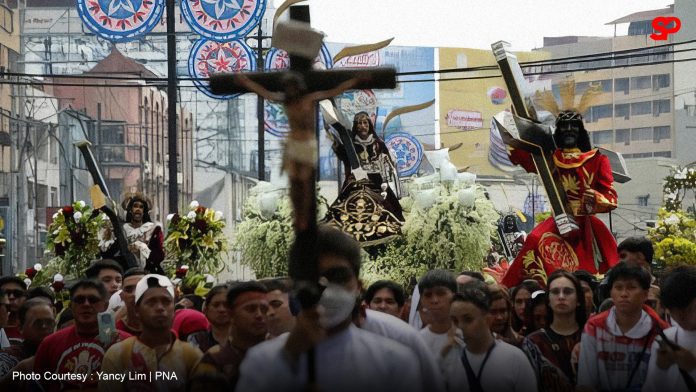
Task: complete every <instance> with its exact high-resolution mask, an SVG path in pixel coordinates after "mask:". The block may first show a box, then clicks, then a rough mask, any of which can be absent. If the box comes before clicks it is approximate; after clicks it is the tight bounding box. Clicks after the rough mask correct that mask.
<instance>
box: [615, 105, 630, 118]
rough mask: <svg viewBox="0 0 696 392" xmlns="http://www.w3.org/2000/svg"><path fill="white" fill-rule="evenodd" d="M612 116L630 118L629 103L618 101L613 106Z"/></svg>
mask: <svg viewBox="0 0 696 392" xmlns="http://www.w3.org/2000/svg"><path fill="white" fill-rule="evenodd" d="M614 117H623V118H624V119H626V120H628V119H629V118H631V105H630V104H627V103H620V104H618V105H616V106H614Z"/></svg>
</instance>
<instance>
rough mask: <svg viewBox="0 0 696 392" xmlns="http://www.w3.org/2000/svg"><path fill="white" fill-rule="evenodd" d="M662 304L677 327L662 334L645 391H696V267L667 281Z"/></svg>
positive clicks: (673, 273)
mask: <svg viewBox="0 0 696 392" xmlns="http://www.w3.org/2000/svg"><path fill="white" fill-rule="evenodd" d="M660 300H661V301H662V304H663V306H664V307H665V308H666V309H667V310H669V313H670V315H671V317H672V320H673V321H676V324H677V325H674V326H673V327H672V328H669V329H666V330H664V331H660V332H661V333H660V338H657V339H656V341H655V343H654V344H653V346H652V355H651V356H650V363H649V364H648V376H647V378H646V380H645V386H644V387H643V391H646V392H652V391H670V392H672V391H675V392H676V391H695V390H696V383H695V382H694V380H696V266H693V265H689V266H679V267H676V268H674V269H673V270H671V271H670V272H669V273H668V274H667V275H666V276H665V278H664V281H663V285H662V292H661V293H660Z"/></svg>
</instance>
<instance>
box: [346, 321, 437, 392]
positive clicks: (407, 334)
mask: <svg viewBox="0 0 696 392" xmlns="http://www.w3.org/2000/svg"><path fill="white" fill-rule="evenodd" d="M355 324H356V325H357V326H358V327H360V328H361V329H364V330H366V331H370V332H372V333H375V334H377V335H381V336H384V337H387V338H389V339H392V340H395V341H397V342H399V343H401V344H403V345H404V346H406V347H408V348H410V349H411V350H413V352H414V353H415V354H416V357H417V358H418V360H419V363H420V369H421V374H422V376H423V378H422V381H423V382H422V385H423V388H422V390H424V391H430V392H438V391H444V388H445V385H444V380H443V379H442V373H441V372H440V369H439V368H438V364H437V362H436V361H435V357H434V356H433V353H432V352H431V351H430V348H429V347H428V346H427V345H426V344H425V341H424V340H423V338H422V337H421V336H420V334H419V333H418V331H416V330H415V329H414V328H413V327H411V326H410V325H408V324H406V323H405V322H403V320H401V319H399V318H396V317H394V316H392V315H390V314H387V313H384V312H380V311H377V310H372V309H365V308H364V307H363V308H361V312H360V314H359V315H358V317H357V318H356V320H355Z"/></svg>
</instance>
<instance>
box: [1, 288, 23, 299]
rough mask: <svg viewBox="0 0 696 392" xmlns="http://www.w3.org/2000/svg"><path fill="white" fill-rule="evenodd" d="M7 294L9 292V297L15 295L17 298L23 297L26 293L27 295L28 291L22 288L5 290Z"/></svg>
mask: <svg viewBox="0 0 696 392" xmlns="http://www.w3.org/2000/svg"><path fill="white" fill-rule="evenodd" d="M5 294H7V296H8V297H9V296H13V297H15V298H22V297H24V296H25V295H27V293H26V292H25V291H24V290H20V289H16V290H5Z"/></svg>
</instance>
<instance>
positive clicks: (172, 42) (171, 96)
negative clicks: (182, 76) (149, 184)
mask: <svg viewBox="0 0 696 392" xmlns="http://www.w3.org/2000/svg"><path fill="white" fill-rule="evenodd" d="M175 3H176V1H175V0H167V116H168V117H169V121H168V122H167V126H168V127H167V137H168V143H167V147H168V151H169V212H170V213H173V212H177V211H178V209H179V208H178V206H179V200H178V199H179V187H178V181H177V173H178V168H177V148H176V120H177V118H176V84H177V80H176V35H175V33H176V30H175V26H176V25H175V23H176V16H175V13H174V5H175ZM182 163H183V162H182Z"/></svg>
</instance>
